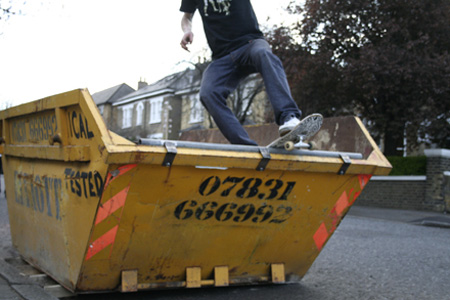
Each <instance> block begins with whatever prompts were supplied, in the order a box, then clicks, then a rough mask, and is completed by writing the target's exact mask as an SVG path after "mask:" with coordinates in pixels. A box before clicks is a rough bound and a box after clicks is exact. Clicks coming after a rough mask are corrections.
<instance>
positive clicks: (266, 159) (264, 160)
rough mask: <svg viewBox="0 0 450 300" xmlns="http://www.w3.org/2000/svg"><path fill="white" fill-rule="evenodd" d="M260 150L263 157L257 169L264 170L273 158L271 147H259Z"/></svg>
mask: <svg viewBox="0 0 450 300" xmlns="http://www.w3.org/2000/svg"><path fill="white" fill-rule="evenodd" d="M259 152H260V153H261V155H262V157H263V158H262V159H261V161H260V162H259V164H258V167H257V168H256V170H257V171H264V170H265V169H266V167H267V164H268V163H269V161H270V159H271V158H272V157H271V156H270V152H269V149H268V148H267V147H259Z"/></svg>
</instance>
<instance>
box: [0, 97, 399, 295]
mask: <svg viewBox="0 0 450 300" xmlns="http://www.w3.org/2000/svg"><path fill="white" fill-rule="evenodd" d="M0 119H1V123H0V126H1V130H2V139H3V143H2V146H0V151H1V152H2V153H3V154H4V155H3V163H4V169H5V182H6V186H7V200H8V211H9V215H10V221H11V233H12V239H13V244H14V246H15V247H16V248H17V250H18V251H19V253H20V254H21V255H22V256H23V258H24V259H25V260H27V261H28V262H30V263H31V264H33V265H35V266H36V267H38V268H40V269H41V270H43V271H45V272H46V273H48V274H49V275H50V276H52V277H53V278H55V279H56V280H57V281H58V282H60V283H61V284H62V285H64V286H65V287H66V288H68V289H70V290H71V291H75V292H94V291H111V290H121V291H124V292H130V291H136V290H141V289H153V288H192V287H202V286H228V285H236V284H267V283H284V282H294V281H298V280H300V279H301V278H302V277H303V276H304V274H305V273H306V271H307V270H308V269H309V267H310V266H311V265H312V263H313V262H314V260H315V258H316V257H317V256H318V255H319V253H320V251H321V250H322V249H323V247H324V246H325V244H326V242H327V241H328V239H329V238H330V237H331V235H332V234H333V232H334V231H335V229H336V228H337V226H338V225H339V223H340V221H341V219H342V218H343V217H344V216H345V214H346V212H347V211H348V209H349V207H350V206H351V205H352V204H353V203H354V201H355V200H356V198H357V197H358V196H359V194H360V193H361V192H362V190H363V189H364V187H365V186H366V184H367V182H368V181H369V179H370V177H371V176H372V175H374V174H376V175H385V174H387V173H389V170H390V168H391V166H390V164H389V163H388V162H387V160H386V159H385V157H384V156H383V155H382V153H381V152H380V151H379V150H378V149H377V147H376V145H375V143H374V142H373V140H372V139H371V138H370V136H369V134H368V133H367V131H366V130H365V128H364V126H363V125H362V123H361V122H360V120H359V119H357V118H353V117H352V118H346V120H345V121H339V120H336V122H334V121H333V122H334V123H328V125H327V123H324V128H323V130H321V131H320V132H319V134H318V135H317V136H316V138H315V139H317V140H316V141H315V142H316V144H318V145H319V146H320V150H317V151H307V150H302V151H301V152H291V153H289V152H286V151H283V150H281V151H278V150H277V151H270V153H269V152H264V153H263V152H261V149H260V148H258V147H235V146H223V145H222V146H220V145H206V144H201V145H200V146H198V145H197V146H195V147H194V144H189V143H181V142H171V143H170V144H167V143H166V142H153V141H151V142H149V145H136V144H134V143H131V142H129V141H127V140H125V139H123V138H122V137H120V136H117V135H115V134H114V133H112V132H109V131H108V130H107V129H106V127H105V125H104V123H103V120H102V118H101V116H100V114H99V112H98V110H97V108H96V106H95V104H94V103H93V101H92V99H91V97H90V95H89V93H88V92H87V91H86V90H76V91H72V92H68V93H64V94H61V95H56V96H52V97H49V98H46V99H42V100H39V101H36V102H32V103H29V104H25V105H21V106H18V107H15V108H11V109H9V110H6V111H2V112H0ZM344 125H345V126H344ZM350 134H353V135H354V136H355V139H356V140H351V139H350V138H349V137H347V135H350ZM344 140H345V142H341V141H344ZM352 145H353V146H352ZM344 158H345V159H344ZM262 160H265V161H264V168H261V161H262ZM343 170H344V171H343Z"/></svg>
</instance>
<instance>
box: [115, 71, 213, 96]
mask: <svg viewBox="0 0 450 300" xmlns="http://www.w3.org/2000/svg"><path fill="white" fill-rule="evenodd" d="M204 69H205V66H204V65H200V66H196V68H195V69H189V68H188V69H186V70H184V71H181V72H178V73H175V74H171V75H169V76H166V77H164V78H163V79H161V80H158V81H157V82H155V83H152V84H149V85H148V86H146V87H144V88H141V89H139V90H137V91H135V92H133V93H130V94H128V95H125V96H123V97H122V98H121V99H118V100H117V101H115V105H120V104H125V103H130V102H133V101H136V100H139V99H143V98H150V97H153V96H157V95H163V94H176V93H183V92H185V93H189V92H192V91H195V90H196V89H198V88H199V87H200V83H201V80H202V73H203V72H202V71H203V70H204Z"/></svg>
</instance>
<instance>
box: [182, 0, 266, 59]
mask: <svg viewBox="0 0 450 300" xmlns="http://www.w3.org/2000/svg"><path fill="white" fill-rule="evenodd" d="M197 9H198V11H199V12H200V15H201V16H202V19H203V26H204V29H205V34H206V38H207V39H208V44H209V47H210V48H211V50H212V52H213V59H217V58H220V57H222V56H224V55H227V54H229V53H230V52H232V51H234V50H236V49H238V48H240V47H242V46H244V45H245V44H246V43H248V42H249V41H250V40H254V39H260V38H263V34H262V32H261V30H259V25H258V20H257V19H256V15H255V12H254V11H253V7H252V5H251V3H250V0H182V1H181V8H180V11H182V12H187V13H194V12H195V11H196V10H197Z"/></svg>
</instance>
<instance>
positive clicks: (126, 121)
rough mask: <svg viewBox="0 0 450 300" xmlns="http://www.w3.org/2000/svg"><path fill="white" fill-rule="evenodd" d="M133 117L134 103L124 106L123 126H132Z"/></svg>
mask: <svg viewBox="0 0 450 300" xmlns="http://www.w3.org/2000/svg"><path fill="white" fill-rule="evenodd" d="M132 119H133V105H127V106H124V107H122V128H130V127H131V122H132Z"/></svg>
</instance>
